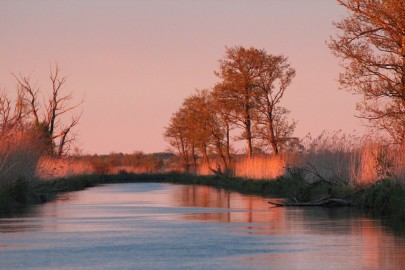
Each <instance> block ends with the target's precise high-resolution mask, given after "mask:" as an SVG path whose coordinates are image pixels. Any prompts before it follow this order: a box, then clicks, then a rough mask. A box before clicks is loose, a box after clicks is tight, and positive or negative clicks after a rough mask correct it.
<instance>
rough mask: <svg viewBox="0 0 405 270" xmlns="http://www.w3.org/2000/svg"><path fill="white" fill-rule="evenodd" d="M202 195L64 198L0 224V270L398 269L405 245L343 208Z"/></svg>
mask: <svg viewBox="0 0 405 270" xmlns="http://www.w3.org/2000/svg"><path fill="white" fill-rule="evenodd" d="M267 201H268V199H266V198H263V197H259V196H251V195H241V194H239V193H236V192H229V191H224V190H218V189H214V188H210V187H204V186H192V185H172V184H160V183H136V184H113V185H103V186H98V187H94V188H90V189H87V190H83V191H79V192H73V193H67V194H63V195H61V196H59V198H58V199H57V200H55V201H53V202H49V203H47V204H44V205H37V206H34V207H31V208H30V209H29V210H27V211H26V212H24V213H21V214H18V215H16V216H14V217H11V218H1V219H0V269H41V270H42V269H310V270H316V269H404V267H405V266H404V265H405V237H404V236H401V234H397V233H393V232H392V230H391V229H388V228H387V227H386V226H385V225H384V224H383V222H382V221H381V220H379V219H373V218H371V217H370V216H368V215H366V214H364V213H362V212H360V211H357V210H355V209H350V208H339V209H327V208H318V207H314V208H281V207H271V206H269V204H268V203H267Z"/></svg>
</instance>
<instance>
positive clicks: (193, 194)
mask: <svg viewBox="0 0 405 270" xmlns="http://www.w3.org/2000/svg"><path fill="white" fill-rule="evenodd" d="M172 200H173V202H174V204H176V205H179V206H182V207H200V208H208V209H210V208H213V209H215V208H220V209H223V211H219V212H202V213H200V212H198V213H192V214H183V215H181V217H182V218H184V219H190V220H200V221H211V222H221V223H241V224H245V223H249V225H242V226H238V227H232V229H234V230H239V231H241V232H244V233H246V232H248V233H249V234H255V235H284V236H286V235H297V234H298V235H305V236H311V237H313V238H314V241H317V239H319V236H328V237H326V238H325V237H324V238H323V239H322V241H323V242H321V243H319V242H318V243H317V242H314V245H313V246H312V247H314V246H318V247H319V246H320V247H321V248H322V247H324V248H328V247H329V248H330V247H339V246H340V247H341V248H343V249H347V250H350V253H349V255H351V256H356V257H357V256H358V258H357V259H360V260H361V263H360V264H359V265H362V267H364V269H403V268H402V266H403V265H405V239H404V238H403V237H398V236H397V237H396V236H394V235H393V234H392V233H391V232H389V231H388V230H387V229H386V228H385V227H384V226H383V225H382V222H381V220H378V219H372V218H371V217H369V216H367V215H365V214H364V212H362V211H360V210H356V209H350V208H333V209H329V208H320V207H319V208H318V207H316V208H288V209H287V208H281V207H269V205H268V203H267V201H268V199H266V198H263V197H259V196H251V195H249V196H248V195H241V194H238V193H235V192H229V191H226V190H218V189H214V188H210V187H205V186H181V187H179V188H178V189H176V190H175V192H174V193H173V198H172ZM272 200H274V199H272ZM297 246H299V245H297ZM312 247H311V246H307V247H306V248H308V249H311V248H312ZM339 255H341V254H333V253H332V254H325V253H321V256H339ZM316 257H317V254H314V258H313V259H314V260H316ZM255 259H258V258H255ZM307 259H308V258H306V257H305V258H304V259H303V260H307ZM318 259H319V260H322V259H321V258H318ZM357 259H356V260H357ZM245 260H249V257H246V258H245ZM279 260H280V257H279V256H276V257H275V256H273V255H266V256H264V255H263V256H260V261H261V263H263V264H266V263H269V264H273V265H274V262H275V261H279ZM295 260H298V261H300V260H301V259H300V258H299V256H298V257H296V258H295ZM352 260H353V258H349V260H348V261H346V262H348V263H349V264H348V265H351V263H350V262H351V261H352ZM280 263H283V264H284V265H285V266H286V267H287V265H289V264H288V262H286V261H284V260H282V261H281V262H280ZM353 263H354V262H353ZM356 263H358V262H356ZM290 266H291V267H293V265H290ZM301 266H303V269H304V268H305V267H304V266H305V262H302V264H301ZM287 268H288V267H287ZM323 268H324V267H323ZM337 268H338V269H339V267H338V265H337ZM341 269H343V268H341Z"/></svg>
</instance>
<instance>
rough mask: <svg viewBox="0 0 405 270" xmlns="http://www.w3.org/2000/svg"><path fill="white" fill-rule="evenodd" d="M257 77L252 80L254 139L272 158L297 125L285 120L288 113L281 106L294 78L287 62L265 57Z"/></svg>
mask: <svg viewBox="0 0 405 270" xmlns="http://www.w3.org/2000/svg"><path fill="white" fill-rule="evenodd" d="M262 57H263V59H262V67H261V71H260V76H258V78H257V79H256V80H255V89H256V90H255V92H256V93H255V100H256V107H255V110H256V111H257V113H256V114H255V115H256V119H257V125H256V126H257V136H258V138H260V139H261V140H262V142H263V143H264V145H266V146H270V148H271V149H272V152H273V153H274V154H276V155H277V154H279V152H280V151H281V148H282V147H283V146H284V145H286V144H287V143H288V141H289V140H291V136H292V133H293V132H294V130H295V126H296V122H295V121H289V120H288V114H289V112H290V111H289V110H288V109H286V108H285V107H283V106H281V105H280V102H281V101H282V98H283V97H284V94H285V91H286V89H287V87H288V86H289V85H290V83H291V80H292V79H293V78H294V76H295V70H294V69H293V68H291V66H290V64H289V63H288V61H287V58H286V57H284V56H282V55H279V56H273V55H270V54H267V53H266V54H264V55H263V56H262Z"/></svg>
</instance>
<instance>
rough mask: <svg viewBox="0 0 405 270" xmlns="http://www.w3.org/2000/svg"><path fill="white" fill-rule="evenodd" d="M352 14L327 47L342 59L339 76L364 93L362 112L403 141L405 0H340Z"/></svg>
mask: <svg viewBox="0 0 405 270" xmlns="http://www.w3.org/2000/svg"><path fill="white" fill-rule="evenodd" d="M337 2H338V3H339V4H340V5H342V6H343V7H345V8H346V9H347V10H348V11H349V13H350V15H349V16H347V17H346V18H344V19H343V20H342V21H340V22H336V23H334V25H335V26H336V27H337V29H339V30H340V32H339V34H338V35H336V36H335V37H332V38H331V40H330V42H329V47H330V49H331V50H332V51H333V53H334V54H335V55H336V56H337V57H339V58H341V59H342V66H343V67H344V72H343V73H342V74H341V75H340V78H339V81H340V84H341V86H342V87H343V88H344V89H347V90H348V91H350V92H352V93H356V94H361V95H362V96H363V100H362V101H361V102H359V103H358V104H357V109H358V111H359V117H361V118H364V119H367V120H369V123H371V125H372V126H373V127H375V128H377V129H380V130H384V131H386V132H387V134H389V136H390V138H391V139H392V140H393V141H394V142H395V143H403V144H405V2H404V1H403V0H362V1H359V0H337Z"/></svg>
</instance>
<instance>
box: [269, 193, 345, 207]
mask: <svg viewBox="0 0 405 270" xmlns="http://www.w3.org/2000/svg"><path fill="white" fill-rule="evenodd" d="M269 204H271V205H274V206H278V207H286V206H297V207H298V206H300V207H303V206H325V207H342V206H351V205H352V202H351V201H348V200H344V199H340V198H335V197H332V196H331V195H326V196H322V197H320V198H319V199H316V200H314V201H310V202H298V201H297V199H295V198H293V199H292V201H291V202H286V201H284V202H281V203H280V202H272V201H269Z"/></svg>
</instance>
